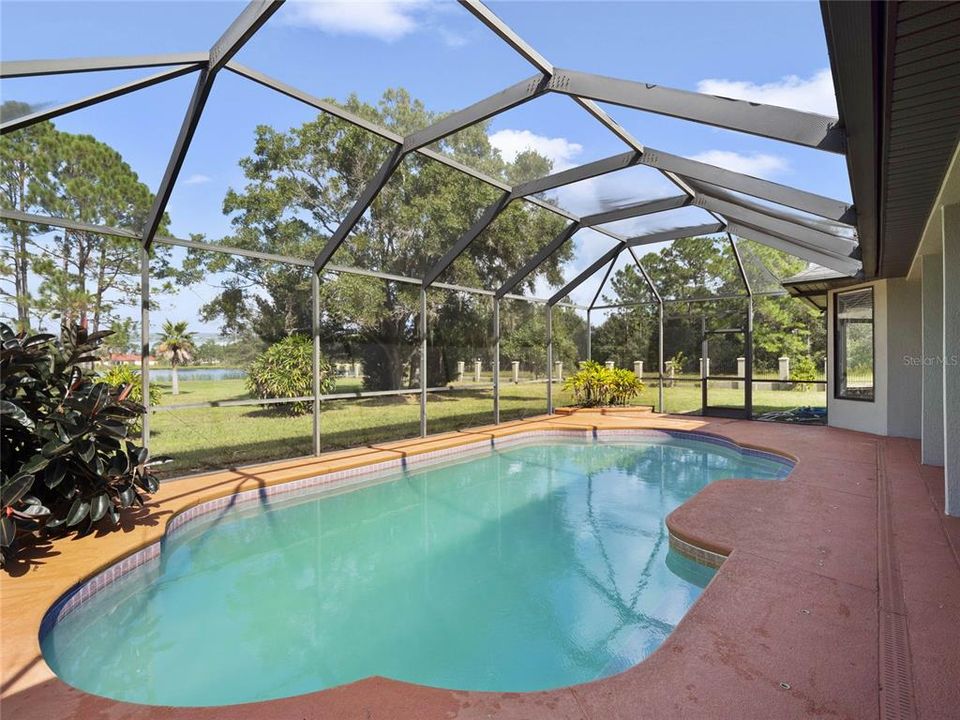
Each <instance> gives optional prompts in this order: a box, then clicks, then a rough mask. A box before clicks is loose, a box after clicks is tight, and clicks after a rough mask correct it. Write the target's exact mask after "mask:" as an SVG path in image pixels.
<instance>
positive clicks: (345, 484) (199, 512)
mask: <svg viewBox="0 0 960 720" xmlns="http://www.w3.org/2000/svg"><path fill="white" fill-rule="evenodd" d="M547 438H562V439H566V440H571V439H574V440H583V441H584V442H589V441H591V440H596V441H598V442H604V441H616V440H624V439H641V438H644V439H651V438H659V439H664V440H666V439H687V440H689V439H694V440H697V441H700V442H705V443H710V444H713V445H717V446H721V447H725V448H728V449H732V450H736V451H737V452H740V453H742V454H744V455H746V456H748V457H758V458H762V459H765V460H770V461H773V462H776V463H778V464H780V465H781V466H782V468H783V475H782V476H781V477H780V479H783V478H785V477H786V476H787V475H788V474H789V472H790V471H791V470H792V469H793V467H794V466H795V464H796V461H795V460H794V459H792V458H788V457H786V456H785V455H781V454H778V453H774V452H771V451H766V450H759V449H756V448H751V447H747V446H744V445H740V444H738V443H736V442H734V441H733V440H730V439H728V438H725V437H721V436H719V435H714V434H712V433H706V432H699V431H691V430H672V429H648V428H628V429H619V428H611V429H602V428H595V429H592V430H580V429H575V428H558V429H549V430H526V431H522V432H519V433H516V434H513V435H508V436H505V437H499V438H497V437H490V438H488V439H484V440H478V441H475V442H471V443H467V444H465V445H453V446H451V447H446V448H441V449H439V450H431V451H428V452H424V453H419V454H415V455H410V456H405V457H400V458H395V459H391V460H386V461H382V462H378V463H371V464H368V465H358V466H357V467H353V468H349V469H346V470H335V471H332V472H327V473H321V474H319V475H315V476H313V477H309V478H304V479H301V480H292V481H290V482H285V483H279V484H277V485H270V486H267V487H264V488H256V489H253V490H244V491H242V492H238V493H232V494H228V495H225V496H223V497H220V498H215V499H213V500H207V501H205V502H202V503H199V504H197V505H194V506H193V507H190V508H187V509H186V510H184V511H182V512H180V513H178V514H177V515H175V516H174V517H173V518H171V519H170V520H169V521H168V522H167V525H166V528H165V530H164V534H163V537H162V538H161V539H160V540H158V541H156V542H153V543H151V544H150V545H147V546H146V547H144V548H142V549H140V550H138V551H136V552H134V553H132V554H130V555H128V556H126V557H124V558H123V559H121V560H119V561H118V562H116V563H114V564H113V565H111V566H110V567H109V568H107V569H106V570H104V571H102V572H100V573H98V574H96V575H94V576H93V577H91V578H89V579H87V580H84V581H81V582H79V583H77V584H76V585H75V586H74V587H73V588H71V589H70V590H68V591H67V592H66V593H64V594H63V595H62V596H61V597H60V598H59V599H58V600H57V601H56V602H55V603H54V604H53V605H52V606H51V607H50V608H49V610H47V612H46V613H45V614H44V616H43V620H42V621H41V623H40V632H39V637H40V641H41V642H42V641H43V639H44V637H45V636H46V635H47V633H49V632H50V630H51V629H52V628H53V627H54V626H55V625H56V624H57V623H58V622H60V621H61V620H63V619H64V618H65V617H66V616H67V615H69V614H70V613H71V612H73V611H74V610H76V609H77V608H79V607H81V606H82V605H83V604H84V603H86V602H88V601H89V600H90V598H92V597H93V596H94V595H96V594H97V593H99V592H100V591H101V590H103V589H104V588H107V587H109V586H110V585H112V584H113V583H115V582H117V581H119V580H121V579H122V578H124V577H126V576H127V575H129V574H130V573H131V572H133V571H134V570H136V569H137V568H139V567H141V566H142V565H145V564H147V563H150V562H159V560H160V554H161V551H162V549H163V545H164V543H165V542H166V541H167V540H168V539H170V538H171V537H173V536H174V535H175V534H177V533H178V531H181V530H182V529H183V528H184V527H185V526H186V525H187V524H188V523H190V522H192V521H194V520H197V519H198V518H201V517H203V516H205V515H209V514H210V513H212V512H215V511H217V510H221V509H223V508H225V507H227V506H230V505H236V506H239V505H245V504H249V503H252V502H255V501H260V502H262V501H263V500H264V499H265V498H270V497H278V496H283V499H290V498H295V497H298V496H303V495H307V494H312V493H314V492H315V491H316V490H317V488H319V487H323V486H329V487H330V489H331V491H332V490H349V489H350V488H351V487H352V486H354V485H360V484H365V483H366V482H369V481H376V480H378V479H380V478H379V477H378V476H382V475H390V474H393V473H395V472H397V471H398V470H407V469H418V470H419V469H422V468H426V467H430V466H433V465H438V464H442V463H446V462H451V461H454V460H457V461H459V460H462V459H464V458H465V457H469V456H472V455H478V454H481V453H484V452H490V451H492V450H494V449H504V448H508V447H512V446H516V445H521V444H525V443H530V442H537V441H542V440H544V439H547ZM669 542H670V546H671V547H673V548H674V549H675V550H677V551H678V552H680V553H681V554H683V555H685V556H687V557H689V558H691V559H693V560H696V561H697V562H700V563H702V564H703V565H706V566H708V567H713V568H717V567H720V565H721V564H722V563H723V561H724V560H726V556H724V555H721V554H719V553H715V552H711V551H709V550H705V549H703V548H699V547H697V546H696V545H692V544H690V543H688V542H686V541H684V540H681V539H680V538H678V537H676V536H675V535H674V534H673V533H669Z"/></svg>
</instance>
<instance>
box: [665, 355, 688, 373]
mask: <svg viewBox="0 0 960 720" xmlns="http://www.w3.org/2000/svg"><path fill="white" fill-rule="evenodd" d="M667 363H669V364H671V365H672V366H673V372H674V373H676V374H677V375H680V374H682V373H683V368H684V366H685V365H686V364H687V356H686V355H684V354H683V350H677V352H676V354H675V355H674V356H673V357H671V358H668V359H667Z"/></svg>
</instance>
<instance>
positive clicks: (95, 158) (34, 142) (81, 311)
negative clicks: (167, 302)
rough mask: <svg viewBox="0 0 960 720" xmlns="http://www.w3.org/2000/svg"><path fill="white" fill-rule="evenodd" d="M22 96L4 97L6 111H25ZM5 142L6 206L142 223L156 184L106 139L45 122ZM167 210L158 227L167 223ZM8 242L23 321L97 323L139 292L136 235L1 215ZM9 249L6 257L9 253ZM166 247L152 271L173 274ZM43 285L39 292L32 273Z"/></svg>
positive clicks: (102, 221) (121, 224)
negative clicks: (139, 174)
mask: <svg viewBox="0 0 960 720" xmlns="http://www.w3.org/2000/svg"><path fill="white" fill-rule="evenodd" d="M25 107H27V106H25V105H24V104H23V103H14V102H7V103H4V106H3V108H4V113H10V114H11V115H16V114H23V109H24V108H25ZM0 142H2V144H0V150H2V161H3V172H2V182H0V185H2V188H0V190H2V203H3V206H4V207H8V208H12V209H16V210H22V211H29V212H38V213H40V214H46V215H52V216H55V217H59V218H63V219H67V220H74V221H78V222H82V223H88V224H92V225H108V226H113V227H118V228H125V229H130V230H135V231H139V230H141V229H142V227H143V225H144V223H145V222H146V218H147V215H148V213H149V212H150V209H151V207H152V205H153V194H152V193H151V192H150V190H149V188H148V187H147V186H146V185H144V184H143V183H142V182H140V180H139V178H138V177H137V174H136V173H135V172H134V171H133V169H132V168H131V167H130V166H129V165H128V164H127V163H126V162H125V161H124V160H123V158H122V157H121V155H120V154H119V153H118V152H117V151H116V150H114V149H113V148H111V147H110V146H109V145H107V144H105V143H102V142H100V141H98V140H97V139H96V138H94V137H93V136H91V135H75V134H71V133H65V132H61V131H59V130H57V129H56V128H55V127H54V125H53V124H52V123H49V122H44V123H38V124H36V125H32V126H30V127H27V128H24V129H21V130H17V131H16V132H13V133H10V134H8V135H5V136H4V137H3V139H2V141H0ZM167 223H168V218H167V217H166V216H164V218H163V222H162V223H161V227H160V232H166V225H167ZM4 227H5V229H6V230H7V231H8V232H9V233H10V235H11V239H12V243H11V248H10V250H9V251H7V252H5V253H4V255H5V257H4V260H5V261H7V262H11V264H12V265H13V266H14V267H13V270H14V273H13V274H14V277H15V282H14V285H15V295H16V305H17V317H18V324H20V325H28V324H30V316H31V315H32V316H33V317H34V318H35V319H37V320H39V321H41V322H42V320H43V319H44V318H46V317H51V318H54V319H58V320H59V321H60V323H61V324H69V323H72V322H79V323H87V322H89V324H90V327H91V329H92V331H93V332H96V331H97V330H99V329H100V328H101V327H103V326H105V325H107V324H109V321H110V320H111V319H113V317H114V316H113V314H112V313H113V311H114V309H115V308H116V307H117V306H121V305H123V306H135V305H136V304H138V303H139V297H140V244H139V242H137V241H136V240H129V239H123V238H117V237H112V236H109V235H102V234H99V233H92V232H87V231H78V230H58V231H57V234H56V235H53V234H52V233H51V232H50V229H49V228H47V227H43V226H40V227H37V226H30V225H27V224H25V223H10V222H7V223H5V224H4ZM7 257H9V260H7ZM168 258H169V248H167V247H165V246H160V247H157V248H156V249H155V250H154V251H153V259H152V268H151V271H152V276H153V277H154V278H162V277H165V276H166V275H168V274H169V272H170V268H169V262H168ZM31 273H32V274H35V275H36V276H37V277H38V278H39V280H40V285H39V288H38V294H37V296H36V297H34V296H33V295H32V294H31V293H30V290H29V287H28V283H29V280H30V275H31Z"/></svg>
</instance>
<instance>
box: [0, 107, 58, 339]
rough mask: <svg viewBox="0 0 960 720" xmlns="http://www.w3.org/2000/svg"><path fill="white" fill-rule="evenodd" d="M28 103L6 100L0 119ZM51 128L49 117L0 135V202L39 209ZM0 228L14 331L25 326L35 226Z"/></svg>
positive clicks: (44, 200)
mask: <svg viewBox="0 0 960 720" xmlns="http://www.w3.org/2000/svg"><path fill="white" fill-rule="evenodd" d="M32 109H33V108H31V106H30V105H27V104H26V103H22V102H16V101H14V100H8V101H6V102H4V103H3V105H2V106H0V120H2V121H4V122H5V121H7V120H10V119H12V118H16V117H20V116H23V115H27V114H29V113H30V112H31V111H32ZM52 133H54V129H53V125H52V124H51V123H49V122H42V123H37V124H35V125H30V126H29V127H26V128H23V129H22V130H18V131H16V132H12V133H8V134H6V135H4V136H3V137H0V206H2V207H3V208H4V209H6V210H18V211H20V212H37V211H42V210H43V209H44V206H45V205H47V204H48V202H49V200H50V198H51V196H52V190H51V187H50V185H51V183H50V179H49V173H50V169H51V168H50V158H49V155H48V153H47V151H46V150H47V148H48V147H49V136H50V135H51V134H52ZM2 224H3V228H4V230H5V231H6V232H8V233H9V234H10V239H11V244H10V246H9V247H4V248H3V249H2V250H0V267H2V270H3V272H2V275H0V276H2V277H3V278H4V280H6V279H7V278H9V277H13V292H12V294H11V292H10V290H9V289H7V288H0V293H2V297H4V298H5V302H9V303H10V304H12V305H14V306H15V308H16V324H17V328H18V329H19V330H23V331H26V330H28V329H29V328H30V311H31V296H30V290H29V286H28V277H29V273H30V258H31V254H30V251H29V247H28V246H29V243H30V238H31V236H32V235H33V233H34V232H35V231H36V228H35V227H31V226H30V225H29V224H27V223H21V222H16V221H13V220H3V221H2Z"/></svg>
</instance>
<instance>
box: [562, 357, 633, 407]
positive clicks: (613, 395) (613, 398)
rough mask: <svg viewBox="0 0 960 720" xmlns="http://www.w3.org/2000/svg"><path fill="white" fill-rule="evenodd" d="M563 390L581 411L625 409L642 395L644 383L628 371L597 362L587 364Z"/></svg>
mask: <svg viewBox="0 0 960 720" xmlns="http://www.w3.org/2000/svg"><path fill="white" fill-rule="evenodd" d="M563 388H564V390H570V391H572V392H573V397H574V399H575V400H576V401H577V404H578V405H581V406H582V407H597V406H599V405H626V404H627V403H629V402H630V400H632V399H633V398H635V397H636V396H637V395H639V394H640V393H641V392H643V388H644V385H643V382H642V381H641V380H640V379H639V378H638V377H637V376H636V375H634V374H633V373H632V372H631V371H629V370H624V369H622V368H607V367H605V366H603V365H601V364H600V363H598V362H594V361H592V360H587V361H586V362H584V363H581V365H580V369H579V370H578V371H577V372H576V373H574V374H573V375H571V376H570V377H569V378H567V379H566V381H564V383H563Z"/></svg>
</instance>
